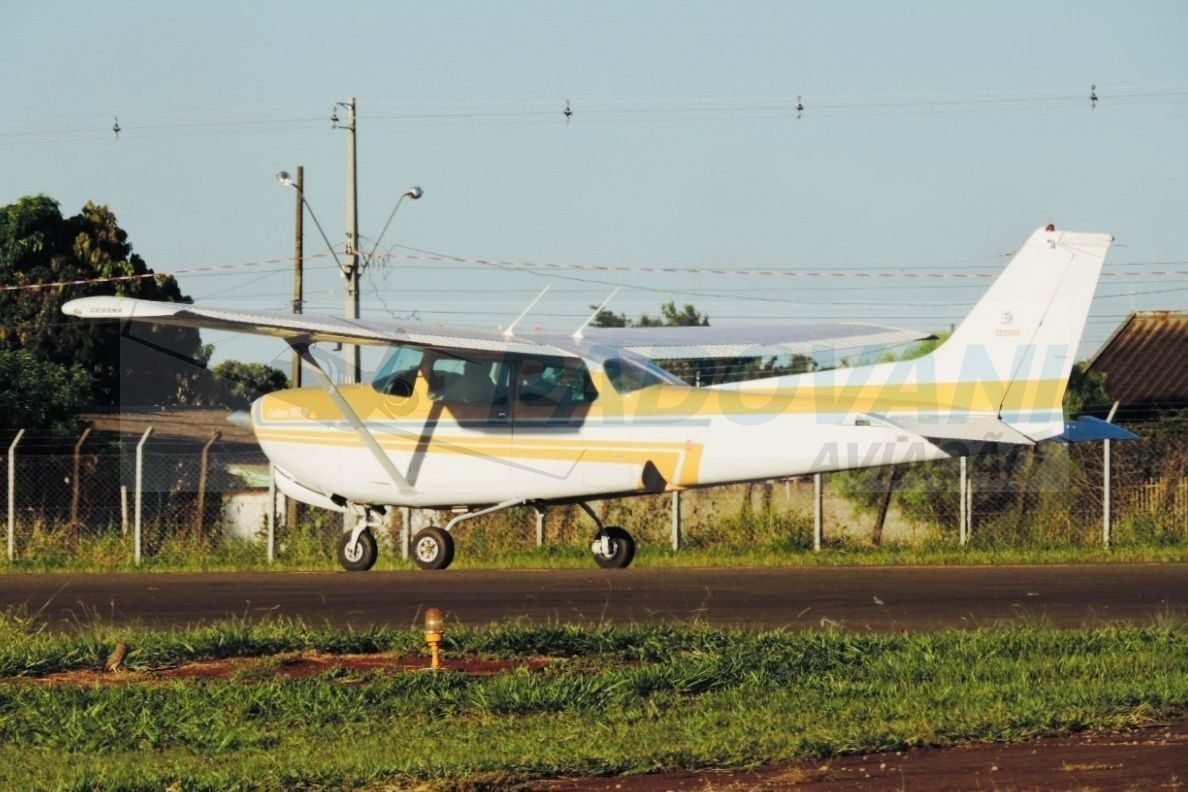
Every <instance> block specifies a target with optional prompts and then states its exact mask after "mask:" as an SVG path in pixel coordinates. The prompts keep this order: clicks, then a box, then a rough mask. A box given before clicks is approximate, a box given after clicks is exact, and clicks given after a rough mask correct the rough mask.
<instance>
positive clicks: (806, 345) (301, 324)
mask: <svg viewBox="0 0 1188 792" xmlns="http://www.w3.org/2000/svg"><path fill="white" fill-rule="evenodd" d="M62 312H63V313H65V314H67V315H69V316H77V317H80V318H84V319H119V320H121V321H126V322H127V321H132V322H147V323H152V324H168V325H180V326H183V327H207V328H211V329H215V330H230V331H234V332H239V333H254V334H257V335H269V336H275V337H277V338H283V339H285V340H286V341H288V342H289V343H313V342H316V341H329V342H333V343H345V344H370V345H380V346H386V345H390V344H409V345H412V346H419V347H425V348H429V349H452V350H459V349H468V350H476V351H485V352H519V353H526V354H537V355H541V354H545V355H553V356H562V357H577V356H579V355H580V354H581V352H582V351H583V350H584V349H590V348H596V347H602V348H604V349H605V348H607V347H610V348H614V349H622V350H626V351H628V352H632V353H635V354H639V355H642V356H645V357H649V358H653V359H659V360H676V359H681V358H697V359H703V358H739V357H768V356H780V355H790V354H793V355H810V356H811V355H813V354H819V353H822V352H829V351H843V350H854V349H866V348H871V347H882V346H892V345H895V344H905V343H910V342H912V341H919V340H923V339H927V338H931V336H929V335H927V334H924V333H919V332H916V331H913V330H903V329H900V328H895V327H884V326H881V325H871V324H805V325H783V326H776V325H754V326H749V327H748V326H727V327H639V328H635V327H632V328H623V327H606V328H604V327H600V328H587V329H585V330H584V331H583V334H582V337H581V338H580V339H574V338H572V337H570V336H561V335H554V334H533V335H532V336H520V335H516V336H511V337H509V336H507V335H504V334H503V333H500V332H498V331H484V330H476V329H473V328H462V327H456V326H453V327H451V326H446V325H436V324H432V325H414V326H409V325H404V324H401V323H399V322H392V321H375V320H367V321H362V320H352V319H341V318H337V317H332V316H321V315H314V314H291V313H285V312H282V311H241V310H233V309H228V308H206V307H199V306H196V305H189V304H186V303H172V302H158V301H155V300H138V299H134V298H131V297H83V298H80V299H77V300H70V301H69V302H67V303H66V304H65V305H63V306H62Z"/></svg>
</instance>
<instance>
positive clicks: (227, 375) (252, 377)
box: [211, 360, 289, 409]
mask: <svg viewBox="0 0 1188 792" xmlns="http://www.w3.org/2000/svg"><path fill="white" fill-rule="evenodd" d="M211 373H212V374H214V376H215V382H216V383H217V384H216V392H215V394H214V396H213V398H212V400H211V401H212V403H214V404H218V405H220V406H223V407H231V408H233V409H243V408H245V407H247V406H248V405H249V404H251V403H252V402H253V401H255V400H256V398H257V397H259V396H263V395H264V394H265V393H272V392H273V391H278V390H281V389H282V388H287V387H289V378H288V377H287V376H286V375H285V372H283V371H281V370H280V369H278V368H273V367H272V366H268V365H265V364H263V363H244V362H242V361H239V360H224V361H223V362H222V363H219V364H218V365H216V366H215V367H214V368H213V369H211Z"/></svg>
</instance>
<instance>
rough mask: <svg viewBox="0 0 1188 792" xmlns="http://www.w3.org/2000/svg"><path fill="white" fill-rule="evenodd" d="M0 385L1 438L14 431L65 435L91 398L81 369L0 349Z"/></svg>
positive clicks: (75, 426) (76, 425) (72, 428)
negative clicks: (1, 383) (39, 431)
mask: <svg viewBox="0 0 1188 792" xmlns="http://www.w3.org/2000/svg"><path fill="white" fill-rule="evenodd" d="M0 382H3V383H4V387H2V388H0V436H2V437H5V438H7V437H11V436H12V435H13V434H14V433H15V432H16V431H17V430H18V429H38V430H42V431H45V432H48V433H49V434H51V435H63V434H69V433H71V432H73V431H75V430H76V429H77V428H78V417H77V416H78V414H79V413H80V412H82V411H83V410H85V409H86V406H87V404H88V403H89V401H90V398H91V388H90V383H89V381H88V377H87V372H86V371H84V370H83V368H82V366H78V365H73V366H62V365H59V364H57V363H50V362H49V361H45V360H38V359H37V358H36V357H34V356H33V354H32V353H30V352H28V351H26V350H0Z"/></svg>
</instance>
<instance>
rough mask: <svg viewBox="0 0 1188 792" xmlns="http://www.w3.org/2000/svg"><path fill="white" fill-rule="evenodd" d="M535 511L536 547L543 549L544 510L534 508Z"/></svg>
mask: <svg viewBox="0 0 1188 792" xmlns="http://www.w3.org/2000/svg"><path fill="white" fill-rule="evenodd" d="M535 510H536V546H537V547H544V524H545V510H544V508H543V507H540V506H538V507H535Z"/></svg>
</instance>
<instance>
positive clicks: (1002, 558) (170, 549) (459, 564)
mask: <svg viewBox="0 0 1188 792" xmlns="http://www.w3.org/2000/svg"><path fill="white" fill-rule="evenodd" d="M331 536H332V535H331V534H325V535H322V536H320V537H317V538H313V537H310V538H306V539H304V540H302V542H301V543H300V544H299V545H297V546H294V545H295V544H296V543H289V544H288V545H286V546H284V547H281V548H280V549H279V551H278V553H277V556H276V559H275V561H274V562H273V563H272V564H269V563H268V561H267V559H266V558H265V555H264V548H263V547H262V546H261V545H260V544H256V543H251V542H245V541H236V542H231V543H217V544H216V543H212V542H194V541H187V540H181V539H175V540H171V541H170V542H167V543H164V544H161V545H159V546H157V547H156V548H154V550H153V552H152V553H146V554H145V555H144V556H143V560H142V563H141V565H140V566H136V564H135V563H134V562H133V559H132V552H131V542H130V541H129V540H126V539H123V538H121V537H103V538H97V539H89V538H83V539H80V540H78V541H77V542H75V543H74V544H73V545H72V546H71V547H62V548H58V549H56V550H54V549H46V550H44V551H42V552H39V553H37V554H35V555H31V556H25V557H21V558H18V559H17V560H16V561H14V562H12V563H6V564H5V566H4V567H3V571H4V572H34V573H40V572H59V571H62V572H65V571H69V572H132V571H148V572H152V571H156V572H216V571H227V572H231V571H264V570H279V571H337V570H338V569H339V566H338V562H337V561H336V560H335V557H334V547H333V541H332V538H331ZM456 541H457V548H458V552H457V555H456V556H455V560H454V567H455V568H458V569H540V568H550V569H591V568H593V566H594V564H593V561H592V560H591V558H590V553H589V551H588V549H587V548H586V547H585V546H583V545H582V544H579V543H578V542H573V543H567V544H555V545H546V546H544V547H539V548H538V547H535V546H528V545H515V546H511V547H507V548H498V547H495V546H493V545H491V544H489V543H478V546H477V547H476V546H474V545H475V544H476V543H473V542H472V541H471V537H470V536H468V535H467V532H466V530H465V529H462V530H460V531H459V533H458V536H457V539H456ZM1185 561H1188V543H1184V542H1176V543H1168V542H1164V541H1149V542H1146V541H1141V542H1138V541H1136V542H1130V543H1127V544H1121V545H1115V546H1114V547H1111V548H1105V547H1102V546H1100V545H1094V546H1085V545H1069V544H1052V545H1047V546H1045V545H1036V544H1028V545H1021V546H1015V545H1007V544H993V545H989V546H979V545H978V544H977V543H975V544H973V545H971V546H966V547H958V546H956V545H955V544H953V543H951V542H942V541H928V542H923V543H920V544H912V545H901V544H885V545H883V546H882V547H871V546H869V545H864V544H861V543H856V542H850V541H845V540H834V541H829V542H827V543H826V544H825V546H824V548H823V550H822V551H821V552H819V553H818V552H813V551H812V550H811V549H805V548H801V547H796V546H791V547H790V546H788V545H787V544H785V543H782V542H779V541H773V542H770V543H764V544H759V545H751V546H746V545H742V544H731V543H721V544H717V545H714V546H712V547H704V546H702V547H698V546H696V545H694V546H692V547H689V546H686V547H682V549H681V550H680V551H679V552H673V551H672V550H671V549H670V548H669V547H668V546H666V545H657V544H641V545H640V546H639V549H638V552H637V553H636V557H635V561H634V562H633V565H634V566H636V567H641V568H674V567H816V566H904V565H907V566H912V565H914V566H923V565H960V564H970V565H984V564H1101V563H1112V562H1113V563H1167V562H1185ZM376 569H378V570H388V571H393V570H411V569H415V567H414V565H413V563H412V562H411V561H404V560H402V559H401V558H400V555H399V551H398V550H397V549H396V548H395V547H393V546H391V545H387V546H384V547H383V548H382V550H381V553H380V559H379V561H378V562H377V564H376Z"/></svg>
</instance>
